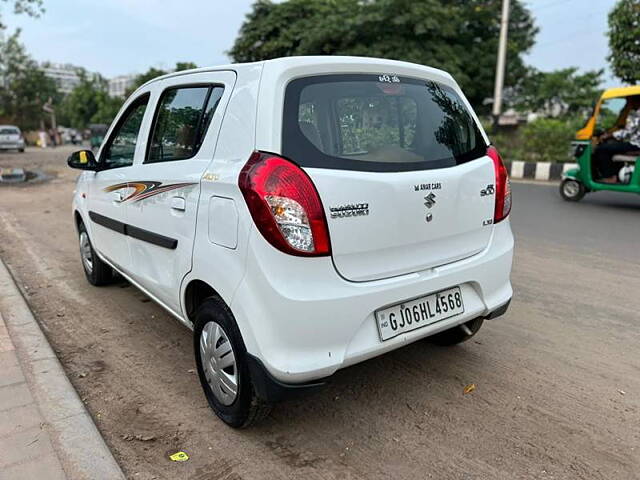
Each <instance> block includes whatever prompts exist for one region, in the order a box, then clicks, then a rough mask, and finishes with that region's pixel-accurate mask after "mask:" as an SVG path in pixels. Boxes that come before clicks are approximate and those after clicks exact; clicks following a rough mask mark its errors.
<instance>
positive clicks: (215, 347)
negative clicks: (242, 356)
mask: <svg viewBox="0 0 640 480" xmlns="http://www.w3.org/2000/svg"><path fill="white" fill-rule="evenodd" d="M200 359H201V361H202V369H203V370H204V376H205V378H206V379H207V383H208V384H209V387H211V391H212V392H213V394H214V395H215V397H216V399H218V401H219V402H220V403H222V404H223V405H231V404H232V403H233V402H234V400H235V399H236V396H237V395H238V369H237V366H236V356H235V353H234V352H233V347H232V346H231V342H230V341H229V337H227V334H226V332H225V331H224V330H223V329H222V327H221V326H220V325H218V324H217V323H216V322H213V321H212V322H208V323H207V324H206V325H205V326H204V328H203V329H202V333H201V334H200Z"/></svg>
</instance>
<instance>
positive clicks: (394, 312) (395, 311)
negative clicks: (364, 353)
mask: <svg viewBox="0 0 640 480" xmlns="http://www.w3.org/2000/svg"><path fill="white" fill-rule="evenodd" d="M461 313H464V303H463V302H462V292H461V291H460V287H454V288H450V289H448V290H443V291H442V292H438V293H433V294H431V295H427V296H424V297H420V298H416V299H414V300H409V301H407V302H403V303H398V304H397V305H393V306H391V307H387V308H383V309H381V310H378V311H376V312H375V316H376V321H377V323H378V332H379V333H380V339H381V340H382V341H384V340H389V339H390V338H393V337H395V336H398V335H400V334H401V333H405V332H410V331H411V330H415V329H417V328H421V327H426V326H427V325H431V324H432V323H435V322H439V321H440V320H444V319H445V318H449V317H453V316H454V315H459V314H461Z"/></svg>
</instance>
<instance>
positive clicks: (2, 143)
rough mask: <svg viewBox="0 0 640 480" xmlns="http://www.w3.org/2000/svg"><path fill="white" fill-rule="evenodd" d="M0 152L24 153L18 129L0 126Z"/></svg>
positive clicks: (22, 140)
mask: <svg viewBox="0 0 640 480" xmlns="http://www.w3.org/2000/svg"><path fill="white" fill-rule="evenodd" d="M0 150H18V151H19V152H24V137H23V136H22V132H21V131H20V129H19V128H18V127H15V126H13V125H0Z"/></svg>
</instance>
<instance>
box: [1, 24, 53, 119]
mask: <svg viewBox="0 0 640 480" xmlns="http://www.w3.org/2000/svg"><path fill="white" fill-rule="evenodd" d="M4 30H5V29H4V28H2V27H0V33H4ZM0 86H1V87H2V88H0V116H1V117H3V119H4V121H10V122H12V123H15V124H17V125H18V126H20V127H21V128H23V129H25V130H29V129H33V128H37V127H38V126H39V125H40V121H41V120H42V119H43V118H44V117H45V114H44V112H43V110H42V107H43V105H44V104H45V103H47V102H48V101H49V99H51V100H52V101H53V102H54V104H55V103H56V102H57V101H58V100H59V98H60V95H59V94H58V90H57V86H56V84H55V82H54V81H53V80H51V79H50V78H48V77H47V76H45V74H44V73H43V72H42V70H40V68H39V67H38V65H37V63H36V62H35V61H34V60H33V59H32V58H31V57H30V56H29V55H28V54H27V52H26V50H25V48H24V45H22V43H20V31H19V30H17V31H16V32H15V33H13V34H12V35H10V36H9V37H8V38H7V39H6V40H4V41H0Z"/></svg>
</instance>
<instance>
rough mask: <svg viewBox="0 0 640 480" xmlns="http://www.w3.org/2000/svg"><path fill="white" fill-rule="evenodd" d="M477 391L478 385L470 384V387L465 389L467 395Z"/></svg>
mask: <svg viewBox="0 0 640 480" xmlns="http://www.w3.org/2000/svg"><path fill="white" fill-rule="evenodd" d="M475 389H476V384H475V383H470V384H469V385H467V386H466V387H464V392H463V393H464V394H465V395H466V394H467V393H471V392H473V391H474V390H475Z"/></svg>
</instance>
